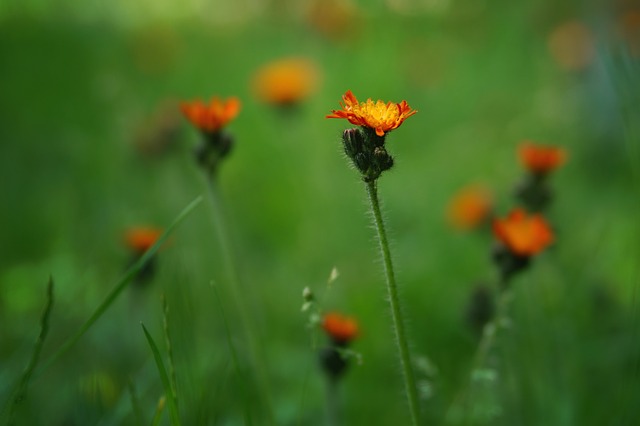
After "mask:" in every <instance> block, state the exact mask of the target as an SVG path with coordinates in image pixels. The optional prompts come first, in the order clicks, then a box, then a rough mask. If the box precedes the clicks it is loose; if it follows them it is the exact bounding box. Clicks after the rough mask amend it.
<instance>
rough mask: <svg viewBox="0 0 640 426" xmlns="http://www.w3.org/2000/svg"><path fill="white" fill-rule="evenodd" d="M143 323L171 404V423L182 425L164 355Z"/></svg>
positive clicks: (168, 401)
mask: <svg viewBox="0 0 640 426" xmlns="http://www.w3.org/2000/svg"><path fill="white" fill-rule="evenodd" d="M141 325H142V330H143V331H144V335H145V336H146V337H147V342H149V347H150V348H151V352H153V358H154V359H155V361H156V366H157V367H158V373H160V380H162V386H163V387H164V393H165V395H166V398H167V403H168V404H169V418H170V419H171V424H172V425H173V426H180V416H179V415H178V404H176V399H175V397H174V395H173V391H172V389H171V382H170V381H169V376H168V375H167V370H166V369H165V367H164V363H163V362H162V357H161V356H160V352H159V351H158V347H157V346H156V343H155V342H154V341H153V338H152V337H151V335H150V334H149V332H148V331H147V328H146V327H145V326H144V324H141Z"/></svg>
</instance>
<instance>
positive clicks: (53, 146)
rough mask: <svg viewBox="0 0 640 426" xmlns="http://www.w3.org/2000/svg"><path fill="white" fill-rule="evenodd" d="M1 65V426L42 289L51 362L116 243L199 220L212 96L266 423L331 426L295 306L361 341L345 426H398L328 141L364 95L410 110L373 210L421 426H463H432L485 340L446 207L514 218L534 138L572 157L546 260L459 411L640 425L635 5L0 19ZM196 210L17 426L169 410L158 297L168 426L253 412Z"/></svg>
mask: <svg viewBox="0 0 640 426" xmlns="http://www.w3.org/2000/svg"><path fill="white" fill-rule="evenodd" d="M0 58H2V59H1V60H0V196H1V197H2V208H1V209H0V238H1V239H0V400H1V401H2V402H3V405H4V404H5V401H7V400H8V398H9V395H10V392H11V390H12V389H13V386H14V385H15V383H16V381H17V380H18V379H19V377H20V373H21V372H22V370H23V369H24V366H25V365H26V364H27V362H28V359H29V357H30V354H31V350H32V346H33V342H34V340H35V338H36V336H37V335H38V332H39V331H38V330H39V318H40V315H41V311H42V309H43V306H44V304H45V300H46V297H45V289H46V282H47V280H48V278H49V276H50V275H51V276H53V279H54V281H55V303H54V306H53V311H52V314H51V320H50V324H51V329H50V335H49V337H48V338H47V341H46V343H45V346H44V349H43V358H47V357H48V356H49V355H51V354H52V353H53V352H54V351H55V350H56V349H57V348H58V347H59V346H60V345H61V344H62V343H63V342H64V341H65V339H67V338H68V337H69V336H70V335H71V334H73V333H74V332H75V331H76V330H77V329H78V328H79V327H80V325H81V324H82V323H83V322H84V321H86V319H87V318H88V317H89V315H90V314H91V313H92V312H93V311H94V309H95V308H96V306H97V305H98V304H99V303H100V302H101V301H102V300H103V299H104V297H105V296H106V294H107V293H108V292H109V290H110V289H111V288H112V286H113V285H114V283H115V282H117V280H118V279H119V277H121V276H122V274H123V272H124V271H125V269H126V267H127V266H128V265H129V264H130V262H131V256H132V249H131V247H129V246H127V244H126V242H125V239H124V235H125V233H126V231H127V230H129V229H131V228H135V227H139V226H150V227H157V228H160V229H162V228H164V227H166V226H168V224H169V223H170V222H171V221H172V220H173V218H174V217H175V216H176V215H177V214H178V212H179V211H180V210H181V209H182V208H183V207H184V206H185V205H187V204H188V203H189V202H190V201H192V200H193V199H194V198H195V197H197V196H198V195H200V194H204V195H205V197H206V194H207V185H206V179H205V178H204V176H203V174H202V173H201V171H200V170H199V169H198V167H197V165H196V164H195V163H194V160H193V150H194V147H195V146H196V145H197V143H198V140H199V135H198V132H197V131H196V130H195V129H194V128H192V127H190V125H189V124H188V123H187V121H186V120H184V119H183V117H182V116H181V114H180V110H179V108H178V105H179V102H180V101H184V100H192V99H198V98H200V99H203V100H205V101H207V100H208V99H210V98H211V97H212V96H214V95H217V96H222V97H223V98H227V97H230V96H237V97H238V98H239V99H240V100H241V102H242V109H241V111H240V114H239V115H238V117H237V118H236V119H235V120H234V121H233V122H231V123H230V124H229V125H228V127H227V129H228V131H229V132H230V133H232V134H233V135H234V137H235V141H236V143H235V146H234V148H233V152H232V153H231V155H230V156H229V157H228V158H227V159H226V161H225V162H224V164H223V165H222V166H221V170H220V173H219V176H218V178H219V186H220V190H221V197H222V199H223V202H224V210H225V212H226V222H225V223H226V230H227V233H228V234H230V235H231V238H232V248H233V252H234V254H235V258H236V262H237V264H238V268H239V270H240V278H241V292H242V296H243V298H244V300H245V302H246V305H247V306H248V308H249V312H250V314H251V317H252V318H253V320H254V322H255V323H256V324H257V325H258V330H257V331H258V341H259V345H260V347H261V350H262V352H263V356H264V362H265V364H266V365H267V376H268V379H269V382H270V385H271V388H272V393H271V396H270V399H271V402H272V409H273V412H274V415H275V418H276V423H277V424H281V425H293V424H302V425H316V424H318V425H319V424H326V423H325V412H324V401H325V396H324V388H323V386H324V383H323V378H322V375H321V373H320V371H319V368H318V366H317V349H318V347H317V345H314V344H313V341H314V338H312V336H313V335H315V334H318V333H319V332H318V331H317V330H316V331H313V330H311V329H310V328H309V327H308V322H309V318H308V314H307V313H303V312H301V306H302V302H303V301H302V290H303V288H304V287H305V286H309V287H310V288H311V289H312V290H313V291H314V292H315V293H316V294H317V295H319V296H321V300H322V309H323V310H325V311H330V310H336V311H340V312H344V313H346V314H348V315H350V316H353V317H354V318H356V319H357V321H358V323H359V325H360V330H361V332H360V334H359V336H358V339H357V340H356V341H354V342H353V344H352V349H353V350H355V351H357V352H358V353H359V354H360V355H361V357H362V362H361V363H360V364H359V365H357V363H355V362H353V363H352V364H353V365H352V366H351V369H350V371H348V373H347V374H346V376H345V378H344V380H343V381H342V384H341V385H342V386H341V388H340V390H339V391H340V395H339V396H340V400H341V404H342V417H343V424H347V425H397V424H408V418H407V413H406V405H405V402H404V397H403V393H402V383H401V381H400V375H399V363H398V362H397V357H396V353H395V345H394V342H393V337H392V333H391V327H390V324H389V322H390V316H389V312H388V308H387V303H386V300H385V296H384V294H385V293H384V284H383V275H382V265H381V264H380V262H379V261H378V258H379V254H378V250H377V246H376V241H375V239H374V230H373V229H372V227H371V226H370V217H369V215H368V214H367V209H368V208H367V204H366V194H365V191H364V190H363V184H362V182H361V181H360V179H359V177H358V175H357V173H356V171H355V170H354V169H353V168H352V167H351V166H350V165H349V164H348V161H347V159H346V158H345V156H344V154H343V152H342V147H341V142H340V136H341V133H342V130H343V129H345V128H347V127H348V126H350V125H349V124H348V123H347V122H346V121H344V120H325V118H324V117H325V115H327V114H329V113H330V111H331V110H332V109H337V108H339V102H340V99H341V96H342V95H343V94H344V92H345V91H346V90H352V91H353V92H354V93H355V95H356V96H357V97H358V98H359V99H360V100H366V98H368V97H371V98H373V99H374V100H375V99H382V100H384V101H389V100H390V101H394V102H400V101H401V100H407V102H408V103H409V105H410V106H411V107H412V108H414V109H417V110H418V111H419V112H418V113H417V114H416V115H415V116H413V117H411V118H409V119H408V120H407V121H406V122H405V123H404V124H403V125H402V126H401V127H400V128H399V129H397V130H395V131H393V132H392V133H391V134H390V136H389V137H388V138H387V145H388V148H389V151H390V152H391V153H392V154H393V155H394V157H395V160H396V163H395V166H394V168H393V169H392V170H391V171H390V172H388V173H386V174H385V175H384V176H383V177H382V178H381V179H380V182H379V190H380V196H381V198H382V202H383V209H384V212H385V218H386V220H387V225H388V228H389V232H390V235H391V240H392V249H393V253H394V260H395V265H396V267H397V279H398V282H399V285H400V287H401V292H402V299H403V301H404V310H405V313H406V315H407V317H408V319H409V337H410V339H411V342H412V350H413V352H414V354H415V356H416V357H419V358H420V360H421V365H422V366H423V367H424V368H421V369H419V370H418V374H419V382H420V388H421V395H422V405H423V412H424V415H425V420H426V421H428V424H447V423H453V424H457V420H456V419H453V420H451V419H449V420H451V421H450V422H447V421H446V420H445V418H446V414H447V412H448V411H449V407H450V406H451V403H452V401H453V400H454V399H455V397H456V395H458V393H459V392H460V391H461V389H464V388H465V386H466V384H467V382H468V375H469V369H470V365H471V359H472V357H473V353H474V351H475V347H476V345H477V342H478V335H477V333H476V332H475V331H474V328H473V327H472V326H470V324H469V323H468V321H467V319H466V318H467V316H468V315H467V313H466V312H467V310H468V304H469V300H470V298H471V295H472V294H473V292H474V289H475V288H477V286H478V285H479V284H480V283H485V284H486V285H488V286H491V285H492V283H493V282H494V281H495V279H496V271H495V268H494V266H493V265H492V263H491V260H490V250H491V245H492V239H493V238H492V236H491V235H490V232H489V231H488V229H487V228H479V229H476V228H473V229H467V228H465V229H461V227H460V226H459V225H460V224H458V223H456V221H455V220H453V221H452V218H451V217H450V214H449V213H448V212H450V205H451V202H452V200H453V199H454V198H455V197H456V194H458V193H459V191H460V190H461V189H463V188H466V187H468V186H469V185H482V186H483V187H484V188H487V190H488V191H489V192H490V194H491V200H492V207H493V209H494V211H495V212H496V213H497V214H498V215H505V214H506V213H508V211H509V210H510V209H511V208H512V207H513V206H514V205H515V200H514V198H513V188H514V186H515V185H516V184H517V182H518V181H519V180H520V179H521V178H522V176H523V175H524V171H523V168H522V166H521V165H520V163H519V162H518V159H517V155H516V151H517V147H518V145H519V144H520V143H521V142H522V141H525V140H532V141H536V142H541V143H546V144H551V145H557V146H561V147H563V148H564V149H566V150H567V152H568V154H569V157H568V161H567V163H566V164H565V165H564V166H563V167H562V168H561V169H559V170H558V171H557V172H555V173H554V175H553V176H552V182H553V187H554V190H555V198H554V202H553V206H552V208H551V209H550V210H549V211H548V218H549V221H550V222H551V223H553V225H554V229H555V231H556V239H557V243H556V244H555V245H554V247H553V248H552V249H551V250H549V251H548V252H546V253H544V254H543V255H541V256H540V257H539V258H537V259H535V261H534V263H533V265H532V268H531V270H530V271H528V272H527V273H526V274H523V275H522V276H519V277H518V278H517V279H516V280H515V282H514V289H515V290H514V300H513V303H512V304H511V306H510V309H511V318H512V321H513V325H512V327H511V328H509V330H508V331H507V332H506V333H504V338H503V339H501V340H500V345H499V353H500V360H501V362H500V364H499V369H498V372H499V374H498V377H497V379H496V380H495V383H493V384H492V385H491V388H490V389H489V391H488V393H489V394H490V397H489V399H490V401H486V399H487V392H484V393H483V392H478V395H471V398H472V399H474V401H476V402H477V404H476V405H477V406H478V407H479V408H478V410H476V411H474V412H473V413H471V412H467V413H464V415H463V417H464V419H465V421H467V423H466V424H492V425H517V424H522V425H527V424H545V425H575V424H579V425H602V424H611V425H630V424H636V422H638V421H640V407H639V406H638V404H637V401H636V398H637V395H638V393H639V392H640V381H639V380H638V379H639V371H640V339H639V337H640V336H639V328H638V327H639V326H640V323H639V318H638V314H639V313H640V311H639V310H640V307H639V302H638V299H637V298H638V286H639V281H640V269H639V266H640V257H639V256H640V221H639V220H638V219H639V216H638V215H639V212H640V209H639V202H640V193H639V192H640V191H639V189H640V186H639V185H638V184H639V181H638V176H639V173H640V145H639V140H640V139H639V138H640V120H639V119H640V73H639V71H640V66H639V65H640V3H639V2H637V1H630V0H629V1H626V0H614V1H606V0H602V1H597V0H591V1H582V0H581V1H578V0H575V1H571V0H569V1H564V2H557V1H552V0H538V1H524V2H513V1H506V0H493V1H489V0H484V1H469V0H377V1H364V0H360V1H356V0H352V1H339V0H318V1H315V0H305V1H300V0H272V1H266V0H265V1H260V0H237V1H233V2H227V1H217V0H213V1H205V0H185V1H180V2H178V1H170V0H155V1H149V0H137V1H111V2H102V1H94V0H91V1H82V2H80V1H77V0H58V1H56V2H50V1H45V0H29V1H25V0H21V1H18V0H1V1H0ZM282 61H284V62H282ZM274 69H275V71H274ZM274 75H275V77H274ZM292 86H293V87H292ZM282 91H285V93H284V94H283V93H282ZM287 91H291V92H287ZM205 201H206V200H205ZM212 213H213V210H212V209H211V205H210V203H208V202H205V203H203V204H202V205H201V206H200V207H198V208H197V209H196V210H195V211H194V213H193V214H192V215H190V216H189V217H188V218H187V220H186V221H185V222H184V223H183V224H182V225H181V226H180V227H179V228H178V229H177V231H176V232H175V233H174V234H173V235H172V236H171V239H170V241H169V243H168V244H166V245H165V246H164V247H163V248H162V249H161V251H160V252H159V254H158V256H157V259H156V262H155V266H156V268H155V273H154V274H153V276H152V277H151V278H150V279H149V280H147V281H146V282H145V283H143V284H140V283H132V285H131V286H130V288H127V289H126V291H125V292H124V293H123V294H122V295H121V297H120V298H119V299H118V301H117V302H116V303H115V304H114V305H113V306H112V307H111V309H110V310H109V311H108V312H106V314H105V315H104V316H103V317H102V318H101V319H100V320H99V321H98V322H97V323H96V324H95V326H94V327H92V329H91V330H90V331H89V333H87V335H85V336H84V337H83V338H82V339H81V340H80V342H79V343H78V345H77V346H75V347H74V348H73V350H72V351H71V352H70V353H68V354H67V355H66V356H65V357H63V358H62V359H61V360H60V362H58V363H57V364H55V365H54V366H52V368H51V369H49V370H47V371H46V372H45V373H44V374H42V375H40V376H38V377H35V378H34V380H33V381H32V383H31V386H30V388H29V393H28V398H27V399H26V400H25V401H24V402H23V404H22V406H21V407H20V408H19V410H18V412H17V413H16V419H17V424H48V425H88V424H101V425H112V424H113V425H115V424H139V419H140V416H136V414H135V413H134V412H135V410H134V405H135V404H134V403H133V402H132V401H134V400H136V398H137V400H138V401H139V405H140V407H141V411H142V413H143V414H142V418H143V419H144V420H145V422H144V423H146V424H148V423H149V422H150V421H151V418H152V417H153V414H154V412H155V410H156V405H157V402H158V398H160V397H161V396H162V394H163V390H162V385H161V383H160V379H159V376H158V372H157V370H156V368H155V364H154V363H153V359H152V355H151V351H150V350H149V347H148V345H147V342H146V340H145V338H144V334H143V333H142V330H141V328H140V322H141V321H142V322H144V324H145V325H146V326H147V328H148V329H149V331H150V332H151V334H153V335H154V336H155V338H156V341H157V342H158V343H159V346H160V347H161V352H162V353H166V349H165V347H164V342H163V339H162V333H163V331H162V330H163V324H162V304H161V301H160V300H161V299H160V295H161V294H162V293H164V294H166V297H167V302H168V305H169V308H170V316H169V329H170V330H171V332H172V337H173V342H172V343H173V344H172V346H173V351H174V358H175V360H174V362H175V368H176V376H177V381H178V383H177V389H178V397H179V407H180V411H181V415H182V418H183V424H211V425H239V424H246V423H245V422H246V418H245V417H244V414H243V413H246V412H247V410H252V409H253V408H251V407H250V406H249V405H248V403H247V398H246V397H245V396H243V395H246V393H245V391H246V389H244V387H243V386H244V385H243V382H242V380H241V379H240V378H239V376H240V375H239V374H238V371H237V370H236V369H235V368H234V365H233V362H232V360H231V359H232V356H231V349H230V346H231V344H233V346H235V347H236V349H237V350H238V352H239V358H240V364H241V365H243V364H246V358H247V356H246V354H245V352H246V351H245V349H246V348H245V347H244V345H245V343H244V342H243V340H242V339H241V337H240V336H239V334H238V333H236V330H237V324H238V318H237V312H235V311H234V310H233V309H232V306H233V305H232V303H231V302H230V300H231V299H232V295H231V293H230V290H229V288H228V285H227V284H228V283H226V282H225V278H226V276H227V275H226V272H225V263H224V261H223V259H222V254H221V249H220V247H219V245H218V242H217V238H216V235H217V234H216V232H217V230H216V227H215V226H214V222H213V219H212ZM463 228H464V227H463ZM334 267H335V268H337V270H338V271H339V273H340V275H339V277H338V278H337V279H336V280H335V282H333V284H332V285H331V287H330V288H328V287H327V279H328V277H329V274H330V272H331V270H332V269H333V268H334ZM222 307H224V309H221V308H222ZM225 324H226V325H225ZM227 326H228V330H229V332H230V334H231V337H230V338H227V337H226V331H227ZM324 340H325V338H324V336H322V335H321V334H318V335H317V336H316V337H315V341H317V342H318V343H317V344H319V345H322V344H323V342H324ZM247 374H249V380H251V376H250V372H249V373H247ZM132 389H133V390H132ZM132 395H134V396H136V398H133V397H132ZM253 420H254V424H258V425H260V424H266V423H264V422H263V421H262V420H261V419H260V418H259V417H255V418H254V419H253ZM160 424H169V422H168V416H167V415H166V413H165V416H164V418H163V419H162V420H161V423H160ZM425 424H427V423H426V422H425Z"/></svg>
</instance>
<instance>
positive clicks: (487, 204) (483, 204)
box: [447, 185, 493, 230]
mask: <svg viewBox="0 0 640 426" xmlns="http://www.w3.org/2000/svg"><path fill="white" fill-rule="evenodd" d="M492 209H493V197H492V196H491V192H490V191H489V190H488V189H487V188H485V187H484V186H481V185H471V186H468V187H466V188H463V189H462V190H461V191H459V192H458V193H457V194H456V195H455V196H454V198H453V199H452V200H451V202H450V203H449V207H448V210H447V217H448V219H449V222H451V224H452V225H453V226H455V227H456V228H458V229H465V230H466V229H472V228H475V227H477V226H479V225H481V224H482V223H483V222H486V221H487V219H488V218H489V216H490V215H491V211H492Z"/></svg>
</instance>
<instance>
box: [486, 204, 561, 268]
mask: <svg viewBox="0 0 640 426" xmlns="http://www.w3.org/2000/svg"><path fill="white" fill-rule="evenodd" d="M493 233H494V234H495V236H496V237H497V238H498V239H499V240H500V241H501V242H502V243H504V245H506V246H507V247H508V248H509V250H511V252H512V253H513V254H515V255H517V256H521V257H528V256H532V255H534V254H537V253H540V252H541V251H542V250H543V249H544V248H545V247H547V246H548V245H549V244H551V243H552V242H553V232H552V231H551V228H550V227H549V225H548V224H547V222H546V221H545V220H544V218H543V217H542V216H541V215H539V214H535V215H531V216H527V214H526V213H525V211H524V210H523V209H515V210H513V211H512V212H511V213H510V214H509V215H508V216H507V217H506V218H505V219H495V220H494V221H493Z"/></svg>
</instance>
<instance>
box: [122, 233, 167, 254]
mask: <svg viewBox="0 0 640 426" xmlns="http://www.w3.org/2000/svg"><path fill="white" fill-rule="evenodd" d="M160 235H162V230H160V229H156V228H148V227H138V228H131V229H129V230H128V231H127V232H125V235H124V242H125V244H126V245H127V247H129V248H130V249H132V250H133V251H135V252H139V253H144V252H145V251H147V250H149V249H150V248H151V246H153V245H154V244H155V243H156V241H158V238H160Z"/></svg>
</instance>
